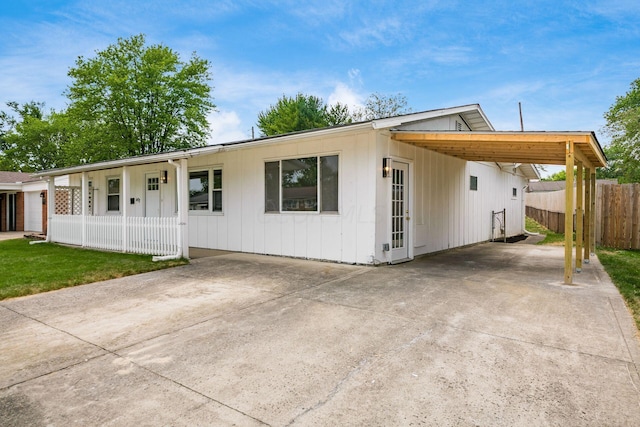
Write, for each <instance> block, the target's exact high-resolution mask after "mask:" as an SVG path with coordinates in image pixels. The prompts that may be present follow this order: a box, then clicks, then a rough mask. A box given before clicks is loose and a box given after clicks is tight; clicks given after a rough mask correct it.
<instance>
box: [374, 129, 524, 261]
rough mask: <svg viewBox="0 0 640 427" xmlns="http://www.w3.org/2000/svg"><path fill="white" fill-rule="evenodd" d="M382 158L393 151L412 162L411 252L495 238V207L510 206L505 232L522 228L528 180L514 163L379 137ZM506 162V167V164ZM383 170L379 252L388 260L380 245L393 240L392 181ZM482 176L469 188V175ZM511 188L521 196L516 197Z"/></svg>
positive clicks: (380, 257)
mask: <svg viewBox="0 0 640 427" xmlns="http://www.w3.org/2000/svg"><path fill="white" fill-rule="evenodd" d="M378 152H379V154H378V156H379V162H380V163H382V157H392V158H393V159H396V160H403V161H406V162H409V163H410V165H411V166H410V177H411V185H412V188H413V189H412V190H411V194H412V197H413V199H412V200H411V205H410V209H411V218H412V223H411V224H410V227H412V228H413V239H412V241H413V253H412V254H410V255H413V256H415V255H420V254H426V253H431V252H436V251H441V250H445V249H451V248H455V247H459V246H464V245H469V244H473V243H478V242H483V241H487V240H490V239H491V212H492V211H502V209H506V217H507V218H506V219H507V221H506V222H507V227H506V231H507V236H515V235H519V234H522V232H523V230H524V223H523V221H524V211H523V209H524V207H523V202H522V201H523V199H522V197H523V192H522V191H523V190H522V188H523V187H524V186H525V185H526V183H527V180H526V178H524V177H523V176H521V175H517V174H516V173H514V171H513V169H504V170H503V169H501V168H500V166H499V165H497V164H495V163H478V162H467V161H465V160H461V159H458V158H455V157H450V156H446V155H443V154H439V153H436V152H433V151H429V150H426V149H423V148H418V147H415V146H412V145H409V144H403V143H398V142H397V141H392V140H390V139H388V138H386V137H383V138H380V141H379V150H378ZM503 168H504V167H503ZM379 175H380V176H379V177H378V178H376V179H377V181H378V183H379V189H378V192H377V198H378V207H379V209H378V215H379V218H378V223H377V224H378V225H377V227H376V233H377V242H376V257H377V260H378V261H379V262H388V261H389V258H388V256H389V253H388V252H384V251H383V250H382V245H383V244H384V243H388V242H389V241H390V230H389V226H388V224H389V222H388V218H389V212H390V208H389V204H388V199H389V197H390V196H389V194H390V193H389V191H390V190H389V189H390V187H389V185H388V181H389V180H385V179H384V178H382V177H381V173H380V174H379ZM471 175H473V176H476V177H478V190H477V191H473V190H470V176H471ZM513 188H516V190H517V196H516V197H515V198H514V197H512V194H513V193H512V191H513Z"/></svg>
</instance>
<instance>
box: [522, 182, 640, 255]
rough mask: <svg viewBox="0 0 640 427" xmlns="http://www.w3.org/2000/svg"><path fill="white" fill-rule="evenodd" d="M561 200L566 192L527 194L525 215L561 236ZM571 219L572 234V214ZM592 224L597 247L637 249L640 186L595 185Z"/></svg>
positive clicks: (639, 241)
mask: <svg viewBox="0 0 640 427" xmlns="http://www.w3.org/2000/svg"><path fill="white" fill-rule="evenodd" d="M564 198H565V190H560V191H553V192H547V193H527V194H526V201H525V204H526V215H527V216H529V217H531V218H533V219H534V220H536V221H537V222H539V223H540V224H542V225H544V226H545V227H547V228H548V229H549V230H552V231H555V232H556V233H564V216H565V213H564V202H563V200H564ZM574 206H575V204H574ZM573 217H574V219H573V223H574V230H575V211H574V214H573ZM595 222H596V224H595V225H596V230H595V234H596V243H597V244H599V245H602V246H607V247H611V248H618V249H640V229H639V228H640V184H609V183H606V184H603V183H598V185H597V191H596V220H595Z"/></svg>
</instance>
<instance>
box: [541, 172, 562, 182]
mask: <svg viewBox="0 0 640 427" xmlns="http://www.w3.org/2000/svg"><path fill="white" fill-rule="evenodd" d="M566 180H567V172H566V171H565V170H564V169H563V170H560V171H558V172H556V173H554V174H552V175H549V176H548V177H546V178H542V181H566Z"/></svg>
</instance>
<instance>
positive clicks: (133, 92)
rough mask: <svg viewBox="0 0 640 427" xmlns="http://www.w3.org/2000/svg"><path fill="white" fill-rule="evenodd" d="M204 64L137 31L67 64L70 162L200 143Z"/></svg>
mask: <svg viewBox="0 0 640 427" xmlns="http://www.w3.org/2000/svg"><path fill="white" fill-rule="evenodd" d="M209 68H210V64H209V62H208V61H207V60H204V59H200V58H198V57H197V56H196V55H195V53H194V54H192V56H191V58H190V60H189V61H187V62H182V61H180V58H179V56H178V54H177V53H176V52H175V51H173V50H172V49H170V48H168V47H166V46H163V45H160V44H158V45H151V46H146V45H145V37H144V35H137V36H132V37H131V38H128V39H122V38H120V39H118V42H117V43H116V44H114V45H111V46H109V47H107V48H106V49H105V50H103V51H99V52H97V53H96V56H95V57H94V58H84V57H79V58H78V59H77V61H76V64H75V67H73V68H71V69H70V70H69V76H70V77H71V78H72V79H73V82H72V84H71V85H70V86H69V87H68V89H67V91H66V93H65V94H66V96H67V97H68V98H69V100H70V105H69V108H68V110H67V114H68V119H69V121H70V125H73V128H74V133H75V136H76V138H75V139H74V145H75V148H74V151H76V150H81V151H80V152H81V153H82V155H79V156H78V155H77V156H76V158H75V159H73V160H74V161H75V162H79V163H85V162H93V161H100V160H111V159H115V158H121V157H127V156H133V155H142V154H150V153H159V152H163V151H169V150H172V149H181V148H190V147H197V146H202V145H204V143H205V141H206V137H207V135H208V122H207V114H208V113H209V112H210V111H211V110H213V109H214V108H215V105H214V104H213V102H212V99H211V94H210V93H211V87H210V86H209V81H210V79H211V75H210V71H209Z"/></svg>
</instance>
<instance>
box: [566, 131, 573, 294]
mask: <svg viewBox="0 0 640 427" xmlns="http://www.w3.org/2000/svg"><path fill="white" fill-rule="evenodd" d="M573 163H574V154H573V141H567V144H566V150H565V166H566V174H567V185H566V191H565V208H564V283H565V284H567V285H570V284H572V283H573Z"/></svg>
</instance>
